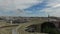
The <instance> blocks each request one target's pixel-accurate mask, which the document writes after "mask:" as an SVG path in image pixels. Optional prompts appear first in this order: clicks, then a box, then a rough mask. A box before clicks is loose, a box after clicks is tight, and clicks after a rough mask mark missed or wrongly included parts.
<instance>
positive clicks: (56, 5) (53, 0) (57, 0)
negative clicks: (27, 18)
mask: <svg viewBox="0 0 60 34" xmlns="http://www.w3.org/2000/svg"><path fill="white" fill-rule="evenodd" d="M47 6H50V7H49V8H45V9H43V10H41V11H45V12H46V13H47V14H48V13H49V14H50V15H51V16H57V17H60V0H49V1H48V4H47Z"/></svg>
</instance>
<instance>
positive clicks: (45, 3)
mask: <svg viewBox="0 0 60 34" xmlns="http://www.w3.org/2000/svg"><path fill="white" fill-rule="evenodd" d="M18 9H19V10H18ZM48 14H49V15H51V16H57V17H60V0H0V16H24V17H46V16H47V15H48Z"/></svg>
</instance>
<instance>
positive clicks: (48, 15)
mask: <svg viewBox="0 0 60 34" xmlns="http://www.w3.org/2000/svg"><path fill="white" fill-rule="evenodd" d="M49 17H50V15H49V14H48V22H49Z"/></svg>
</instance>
